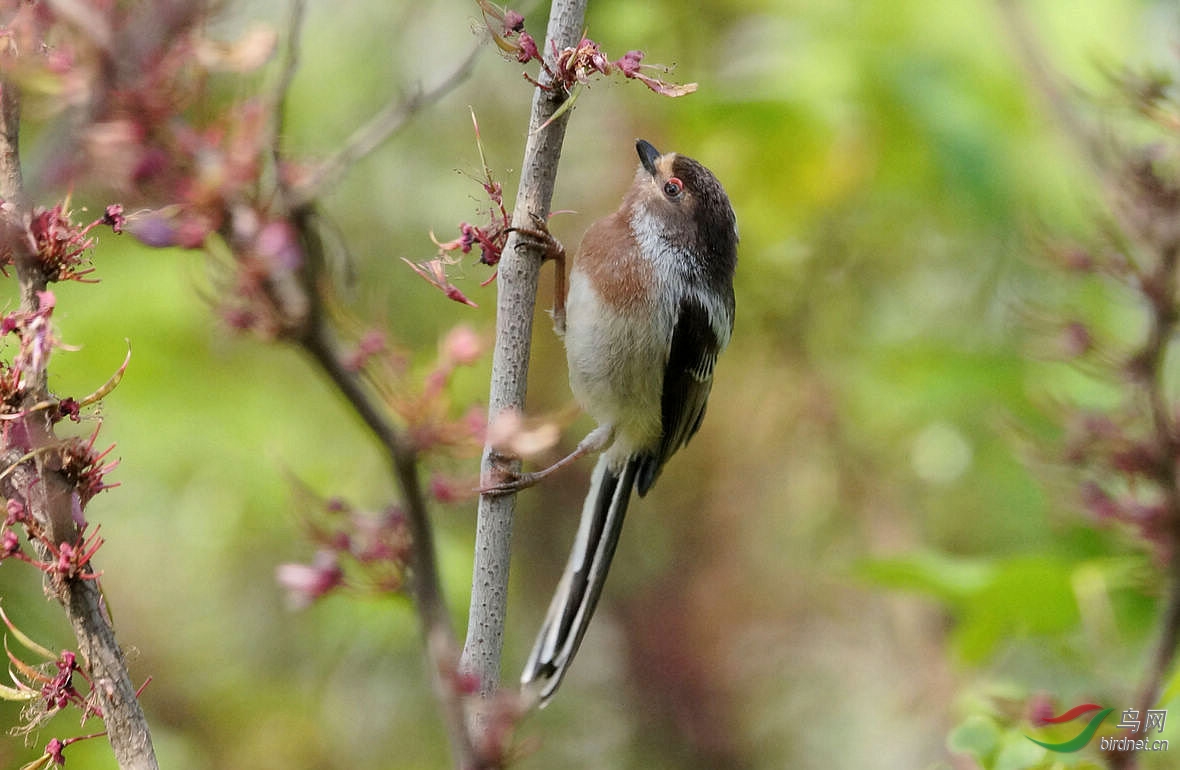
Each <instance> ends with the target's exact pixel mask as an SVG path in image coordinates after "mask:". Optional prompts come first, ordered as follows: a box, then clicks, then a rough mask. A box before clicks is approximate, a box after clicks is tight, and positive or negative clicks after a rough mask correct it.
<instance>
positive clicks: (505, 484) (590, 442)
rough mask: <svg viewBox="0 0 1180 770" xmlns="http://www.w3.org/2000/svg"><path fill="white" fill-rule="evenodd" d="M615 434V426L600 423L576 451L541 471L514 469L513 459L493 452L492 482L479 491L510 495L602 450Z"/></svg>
mask: <svg viewBox="0 0 1180 770" xmlns="http://www.w3.org/2000/svg"><path fill="white" fill-rule="evenodd" d="M613 436H614V428H613V427H611V426H610V425H599V426H598V427H597V428H595V429H594V430H592V431H590V433H588V434H587V435H586V438H584V439H582V440H581V441H580V442H578V445H577V446H576V447H575V448H574V451H572V452H570V453H569V454H568V455H566V456H565V457H563V458H561V459H560V460H558V461H557V462H555V463H553V464H552V465H550V466H549V467H548V468H542V469H541V470H539V471H533V472H532V473H521V472H519V471H514V470H512V469H511V468H509V467H508V462H509V461H510V460H511V459H512V458H509V457H506V456H505V455H501V454H499V453H493V455H492V470H491V483H490V484H485V485H484V486H482V487H480V489H479V493H480V494H481V495H492V496H498V495H510V494H514V493H516V492H519V491H520V490H522V489H528V488H529V487H531V486H533V485H535V484H537V483H539V482H540V481H541V480H542V479H544V478H545V477H546V476H548V475H549V474H551V473H553V472H554V471H558V470H561V469H562V468H564V467H566V466H567V465H569V464H570V463H572V462H573V461H574V460H577V459H578V458H579V457H585V456H586V455H588V454H593V453H595V452H601V451H602V450H603V449H604V448H605V447H606V445H607V444H609V443H610V440H611V438H612V437H613Z"/></svg>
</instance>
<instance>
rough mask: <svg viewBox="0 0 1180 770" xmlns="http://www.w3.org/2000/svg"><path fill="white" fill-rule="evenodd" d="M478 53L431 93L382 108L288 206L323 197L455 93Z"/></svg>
mask: <svg viewBox="0 0 1180 770" xmlns="http://www.w3.org/2000/svg"><path fill="white" fill-rule="evenodd" d="M480 50H481V47H480V46H476V47H474V48H472V49H471V52H470V53H468V54H467V56H466V57H465V58H464V59H463V61H462V62H461V63H460V64H459V66H458V67H456V68H455V70H454V71H453V72H451V73H450V74H449V75H447V76H446V77H445V78H444V79H443V80H442V81H441V82H440V83H438V84H437V85H436V86H434V87H433V88H431V89H430V90H428V91H423V90H421V89H420V88H419V90H417V91H416V92H415V93H414V94H412V95H411V96H410V97H409V98H407V99H403V100H400V101H391V102H390V103H389V104H387V105H386V106H385V107H383V108H382V109H381V110H380V111H379V112H378V113H377V114H376V115H374V116H373V117H372V118H370V119H369V122H368V123H366V124H364V125H363V126H361V127H360V128H358V129H357V130H356V131H354V132H353V134H352V136H350V137H349V138H348V139H347V140H346V141H345V142H344V144H343V146H341V147H340V149H338V150H337V151H336V152H334V153H332V155H330V156H328V158H327V159H326V160H324V161H323V162H322V163H320V164H319V166H318V167H316V168H315V169H314V170H313V171H311V173H309V174H308V175H307V176H306V177H305V178H304V179H303V180H301V181H300V183H299V186H298V187H296V188H294V189H292V190H291V191H290V196H291V197H290V200H291V205H292V206H293V207H296V208H297V207H299V206H302V205H306V204H307V203H309V202H311V201H313V200H316V199H317V198H320V197H321V196H323V194H324V192H325V191H326V190H327V189H328V188H330V187H332V186H333V185H335V184H336V183H337V182H339V181H340V179H341V178H342V177H343V176H344V175H345V173H347V172H348V170H349V169H351V168H352V167H353V166H354V165H356V164H357V162H358V161H360V160H361V159H362V158H364V157H366V156H368V155H369V154H370V153H372V152H373V151H374V150H376V149H377V148H378V147H380V146H381V145H382V144H384V143H385V142H386V141H387V140H388V139H389V138H390V137H392V136H393V135H394V134H396V133H397V132H398V131H401V130H402V128H404V127H405V126H406V124H407V123H409V121H410V119H411V118H412V117H414V115H415V114H417V113H418V112H419V111H421V110H422V109H424V108H426V107H429V106H430V105H432V104H434V103H435V102H437V101H438V100H440V99H442V98H443V97H444V96H446V95H447V94H449V93H450V92H451V91H453V90H455V88H457V87H458V86H459V85H460V84H461V83H462V82H463V81H464V80H466V79H467V78H468V77H469V76H470V75H471V71H472V69H473V68H474V67H475V59H476V57H477V56H478V55H479V52H480Z"/></svg>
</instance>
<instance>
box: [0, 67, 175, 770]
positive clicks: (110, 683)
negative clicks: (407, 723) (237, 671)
mask: <svg viewBox="0 0 1180 770" xmlns="http://www.w3.org/2000/svg"><path fill="white" fill-rule="evenodd" d="M19 133H20V96H19V93H18V92H17V89H16V86H14V85H13V84H12V83H10V82H7V81H3V80H0V198H3V200H4V211H3V216H4V219H5V222H4V233H5V239H6V240H7V241H9V244H8V245H9V246H10V247H11V248H12V249H13V251H14V261H15V263H16V277H17V283H18V284H19V286H20V296H21V309H22V310H24V311H26V312H30V313H31V312H34V311H36V310H37V309H38V308H39V307H40V304H39V303H40V299H39V297H38V295H39V293H40V292H43V291H45V290H46V287H47V279H46V277H45V275H44V272H43V271H42V270H41V268H40V265H39V264H38V263H37V261H36V258H35V256H36V255H34V254H33V253H32V252H31V251H30V250H29V248H28V245H27V242H26V239H24V238H22V237H15V234H17V233H23V232H24V220H25V217H26V215H27V210H26V204H25V201H24V191H23V189H22V181H21V167H20V150H19ZM48 398H49V393H48V389H47V388H46V382H45V375H44V372H42V373H41V376H40V377H39V378H38V380H36V381H34V382H30V383H29V384H28V388H27V390H26V392H25V393H24V406H25V407H26V409H27V408H28V407H29V406H32V405H35V404H37V403H39V402H42V401H46V400H48ZM23 422H24V428H25V430H27V431H28V436H29V441H30V444H31V445H32V447H33V448H34V449H37V448H43V447H50V446H54V445H56V444H58V443H59V442H58V440H57V438H56V436H55V435H54V433H53V426H52V423H51V422H50V420H49V417H48V414H47V412H45V411H44V410H41V411H31V412H30V413H29V414H26V415H25V417H24V418H23ZM26 462H27V463H31V464H32V465H31V466H30V467H28V468H25V469H22V472H21V473H17V474H14V480H13V484H14V487H15V488H16V489H17V490H18V492H19V493H20V494H21V496H22V497H23V498H24V500H25V502H26V504H27V505H28V507H29V511H30V513H31V514H32V515H33V517H34V518H35V519H36V520H37V522H38V523H39V524H41V525H42V526H43V527H44V528H45V531H46V533H47V536H48V538H49V541H50V542H52V543H55V544H61V543H69V544H73V543H75V542H76V541H77V539H78V534H79V530H78V526H77V525H76V524H75V523H74V516H73V510H72V502H73V501H72V495H73V494H74V492H75V490H74V487H73V486H72V485H71V484H70V483H69V482H68V481H67V480H66V479H65V478H63V477H62V475H61V474H60V473H59V472H58V471H56V470H54V469H51V468H49V467H47V464H46V463H44V462H43V453H41V452H37V453H36V456H35V459H33V460H28V461H26ZM42 548H43V546H42ZM44 557H45V554H44V553H43V554H42V558H44ZM87 572H88V573H89V574H90V575H91V578H90V579H87V578H86V577H84V576H83V577H74V578H67V579H55V580H53V581H51V585H49V586H48V589H49V591H50V592H51V593H52V594H53V595H54V596H55V597H56V598H57V599H58V600H59V601H61V603H62V604H63V606H64V607H65V610H66V616H67V617H68V618H69V621H70V625H71V626H72V627H73V629H74V636H75V637H76V638H77V640H78V652H79V653H80V654H81V656H82V659H83V660H84V661H85V662H86V667H87V669H88V670H89V672H90V676H91V679H92V681H93V684H94V687H93V690H92V692H93V693H94V695H95V696H96V697H97V699H98V702H97V705H98V707H99V708H100V709H101V710H102V715H103V721H104V722H105V724H106V732H107V738H108V740H109V741H110V745H111V750H112V751H113V753H114V755H115V760H116V761H117V762H118V763H119V767H120V768H123V770H156V768H157V767H158V765H157V764H156V754H155V749H154V748H153V746H152V738H151V732H150V730H149V728H148V724H147V718H146V717H145V716H144V713H143V709H142V708H141V706H140V703H139V699H138V697H137V695H136V689H135V686H134V685H133V684H132V682H131V677H130V675H129V674H128V672H127V661H126V659H125V658H124V657H123V651H122V650H121V649H120V648H119V645H118V643H117V642H116V640H115V633H114V630H113V629H112V628H111V624H110V618H109V617H108V615H107V613H106V610H105V605H104V602H103V598H102V592H101V589H100V588H99V587H98V581H97V580H95V579H93V575H94V574H95V572H94V566H93V564H89V565H87Z"/></svg>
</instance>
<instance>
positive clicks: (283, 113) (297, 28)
mask: <svg viewBox="0 0 1180 770" xmlns="http://www.w3.org/2000/svg"><path fill="white" fill-rule="evenodd" d="M306 16H307V0H292V2H291V13H290V16H289V17H288V19H287V39H286V49H285V52H284V55H283V68H282V71H281V72H280V73H279V79H278V82H276V83H275V86H274V94H273V96H272V100H273V103H274V108H273V114H272V120H271V124H270V131H271V136H270V148H271V153H272V159H273V160H274V165H275V170H276V173H278V172H279V161H280V159H281V154H282V137H283V125H284V122H285V121H286V118H287V97H288V96H289V95H290V93H291V83H292V82H293V81H294V80H295V73H296V71H298V69H299V61H300V52H301V50H302V42H303V20H304V18H306Z"/></svg>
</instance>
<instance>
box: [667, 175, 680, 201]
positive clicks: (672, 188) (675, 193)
mask: <svg viewBox="0 0 1180 770" xmlns="http://www.w3.org/2000/svg"><path fill="white" fill-rule="evenodd" d="M682 192H684V182H681V181H680V178H679V177H672V178H671V179H669V180H668V181H667V182H664V195H667V196H668V197H669V198H679V197H680V193H682Z"/></svg>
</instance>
